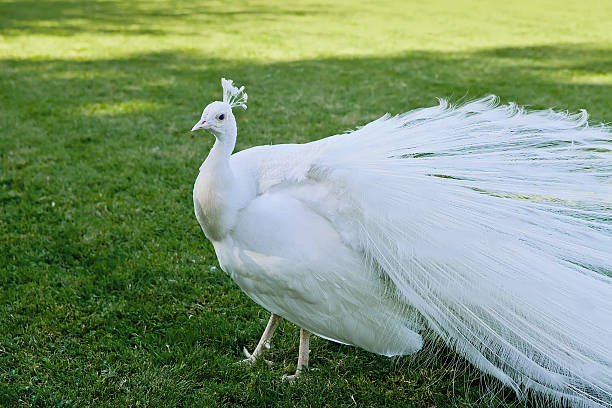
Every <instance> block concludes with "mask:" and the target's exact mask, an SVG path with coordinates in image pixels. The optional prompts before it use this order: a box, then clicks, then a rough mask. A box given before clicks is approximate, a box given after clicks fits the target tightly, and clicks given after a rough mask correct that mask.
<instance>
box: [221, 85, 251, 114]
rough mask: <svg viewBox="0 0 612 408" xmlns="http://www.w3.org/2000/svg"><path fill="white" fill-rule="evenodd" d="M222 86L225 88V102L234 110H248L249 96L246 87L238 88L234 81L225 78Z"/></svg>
mask: <svg viewBox="0 0 612 408" xmlns="http://www.w3.org/2000/svg"><path fill="white" fill-rule="evenodd" d="M221 86H222V87H223V102H226V103H228V104H229V106H230V107H231V108H232V109H233V108H235V107H238V106H239V107H241V108H242V109H244V110H246V108H247V106H246V104H247V100H248V97H249V96H248V95H247V94H246V92H244V86H241V87H240V88H236V87H235V86H234V81H232V80H231V79H225V78H221Z"/></svg>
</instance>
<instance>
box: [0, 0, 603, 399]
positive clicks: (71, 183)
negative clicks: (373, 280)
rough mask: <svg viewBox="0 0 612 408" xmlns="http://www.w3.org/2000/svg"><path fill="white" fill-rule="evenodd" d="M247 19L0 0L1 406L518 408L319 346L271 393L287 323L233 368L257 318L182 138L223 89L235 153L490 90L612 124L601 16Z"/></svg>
mask: <svg viewBox="0 0 612 408" xmlns="http://www.w3.org/2000/svg"><path fill="white" fill-rule="evenodd" d="M238 3H239V2H230V1H211V2H205V1H197V0H190V1H185V0H179V1H172V2H162V1H144V0H138V1H129V2H128V1H125V2H115V1H78V0H59V1H43V2H38V1H31V0H24V1H10V0H8V1H7V0H0V406H2V407H30V406H32V407H42V406H78V407H85V406H106V407H117V406H143V407H144V406H151V407H174V406H180V407H208V406H281V407H283V406H284V407H287V406H308V405H310V406H313V407H316V406H322V405H323V406H330V407H336V406H347V407H348V406H413V407H425V406H427V407H432V406H438V407H447V406H454V405H457V406H466V405H469V404H471V405H473V406H487V405H509V406H514V405H519V406H520V405H521V403H520V402H517V401H515V400H514V399H513V396H512V394H511V393H510V392H508V391H504V390H503V389H502V390H500V391H499V394H498V395H497V396H496V397H488V396H487V395H486V393H483V391H482V387H483V386H484V385H486V384H487V383H491V380H490V379H487V378H484V379H481V378H479V376H478V374H477V373H476V372H475V371H474V370H473V369H470V368H469V367H467V366H466V365H465V364H464V363H462V362H461V360H460V359H458V358H457V357H455V356H453V355H452V353H450V352H448V351H443V352H442V353H440V354H439V355H438V356H437V358H428V353H426V352H422V353H419V354H418V355H417V356H415V357H412V358H401V359H395V360H391V359H387V358H384V357H380V356H375V355H373V354H370V353H367V352H364V351H362V350H358V349H355V348H353V347H348V346H341V345H338V344H334V343H330V342H327V341H324V340H322V339H318V338H317V339H314V340H313V343H312V358H311V367H313V368H315V369H316V370H313V371H310V372H309V373H308V374H307V375H306V376H305V377H304V378H303V379H302V381H299V382H297V383H295V384H286V383H283V382H281V381H280V377H281V375H282V374H284V373H289V372H290V371H291V370H293V369H295V360H296V356H297V345H298V344H297V341H298V331H297V329H296V328H295V327H294V326H293V325H291V324H289V323H286V322H285V323H283V324H281V326H280V328H279V330H278V332H277V333H278V334H277V336H276V337H275V340H274V342H273V348H272V350H271V358H272V359H273V360H274V361H275V362H276V365H275V367H274V368H273V369H271V370H270V369H268V367H267V366H266V365H265V364H263V363H262V364H258V365H256V366H255V367H253V368H246V367H242V366H238V365H235V364H234V363H235V362H236V361H238V360H239V359H241V358H242V355H241V349H242V347H243V346H247V347H249V348H250V349H252V348H253V347H254V345H255V344H256V343H257V340H258V339H259V335H260V334H261V331H262V330H263V328H264V326H265V323H266V321H267V318H268V313H267V312H266V311H265V310H262V309H261V308H260V307H259V306H257V305H256V304H254V303H253V302H252V301H251V300H250V299H249V298H248V297H247V296H246V295H244V294H242V292H241V291H240V290H239V288H238V287H237V286H236V285H235V284H233V283H232V282H231V280H230V279H229V277H227V276H226V275H225V274H224V273H223V272H222V271H221V270H220V269H219V266H218V264H217V261H216V258H215V255H214V251H213V249H212V246H211V244H210V243H209V242H207V241H206V240H205V238H204V236H203V234H202V232H201V230H200V227H199V225H198V223H197V221H196V219H195V216H194V215H193V205H192V200H191V189H192V185H193V181H194V180H195V177H196V175H197V171H198V167H199V165H200V163H201V162H202V161H203V160H204V158H205V157H206V154H207V152H208V150H209V149H210V147H211V146H212V137H211V136H210V135H208V134H205V133H197V134H191V133H190V132H189V129H191V127H192V125H193V124H194V123H195V122H196V121H197V119H198V118H199V115H200V113H201V110H202V108H203V107H204V106H205V105H206V104H208V103H209V102H210V101H211V100H214V99H217V98H220V96H221V89H220V82H219V79H220V78H221V76H225V77H227V78H232V79H234V80H235V81H236V83H238V84H244V85H246V87H247V91H248V94H249V109H248V111H246V112H244V113H239V114H238V126H239V132H238V147H237V148H238V149H244V148H247V147H250V146H253V145H258V144H267V143H286V142H305V141H308V140H314V139H318V138H321V137H324V136H327V135H330V134H334V133H338V132H342V131H344V130H346V129H348V128H352V127H355V126H357V125H362V124H364V123H366V122H368V121H370V120H372V119H375V118H377V117H379V116H381V115H382V114H383V113H385V112H387V111H389V112H391V113H400V112H404V111H406V110H409V109H412V108H415V107H419V106H423V105H432V104H435V103H436V101H435V97H450V98H451V99H454V100H459V99H465V98H473V97H478V96H483V95H485V94H488V93H496V94H498V95H499V96H500V97H501V98H502V100H506V101H509V100H512V101H516V102H518V103H520V104H527V105H530V106H532V107H537V108H543V107H556V108H559V109H568V110H572V111H574V110H577V109H581V108H586V109H587V110H588V111H589V112H590V113H591V114H592V119H593V120H594V121H610V120H612V3H611V2H610V1H608V0H600V1H588V0H587V1H581V2H575V1H522V0H521V1H519V0H515V1H511V2H504V4H501V2H482V1H452V0H436V1H427V2H425V1H418V2H417V1H414V2H406V1H385V2H379V3H378V4H376V5H370V6H367V7H366V6H354V5H353V3H354V2H352V1H348V0H343V1H335V2H329V4H324V3H322V2H313V1H310V0H309V1H299V2H298V1H296V2H295V4H293V3H288V2H278V3H279V5H275V4H273V3H272V2H268V1H261V0H256V1H248V2H242V3H244V4H238ZM459 3H460V4H459ZM495 3H500V4H499V5H495V6H493V4H495ZM425 4H427V5H425ZM487 4H490V5H487Z"/></svg>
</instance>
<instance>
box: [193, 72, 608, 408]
mask: <svg viewBox="0 0 612 408" xmlns="http://www.w3.org/2000/svg"><path fill="white" fill-rule="evenodd" d="M221 84H222V88H223V100H222V101H215V102H212V103H210V104H209V105H208V106H206V108H205V109H204V111H203V112H202V115H201V118H200V120H199V121H198V122H197V123H196V125H195V126H194V127H193V129H192V131H196V130H199V129H206V130H208V131H209V132H210V133H212V134H213V135H214V136H215V138H216V140H215V143H214V146H213V147H212V149H211V150H210V153H209V154H208V157H207V158H206V160H205V161H204V163H203V164H202V166H201V167H200V169H199V175H198V177H197V179H196V181H195V185H194V190H193V200H194V207H195V215H196V217H197V220H198V222H199V223H200V225H201V227H202V230H203V231H204V234H205V236H206V237H207V238H208V239H209V240H210V241H211V242H212V244H213V246H214V249H215V253H216V256H217V258H218V261H219V265H220V267H221V268H222V269H223V271H225V272H226V273H227V274H228V275H229V276H230V277H231V279H233V281H234V282H235V283H236V284H237V285H238V286H239V287H240V288H241V289H242V290H243V291H244V292H245V293H246V294H247V295H248V296H249V297H250V298H251V299H253V300H254V301H255V302H256V303H258V304H259V305H261V306H262V307H263V308H265V309H266V310H268V311H269V312H271V317H270V320H269V322H268V325H267V327H266V329H265V331H264V333H263V335H262V337H261V339H260V341H259V343H258V344H257V346H256V348H255V350H254V351H253V352H252V353H249V352H248V350H246V348H245V349H244V352H245V354H246V357H247V359H246V360H245V361H255V360H256V359H258V358H260V357H261V356H262V355H263V354H264V352H265V351H266V349H267V348H268V347H269V344H270V341H271V338H272V335H273V333H274V330H275V328H276V327H277V325H278V323H279V322H280V321H281V319H282V318H284V319H287V320H288V321H290V322H292V323H294V324H296V325H297V326H299V327H300V346H299V355H298V364H297V370H296V372H295V374H294V375H292V376H287V379H289V380H292V379H294V378H295V376H297V375H299V374H300V372H302V370H303V368H304V367H306V366H307V365H308V358H309V340H310V335H311V333H312V334H315V335H317V336H320V337H322V338H324V339H328V340H331V341H334V342H338V343H343V344H350V345H354V346H357V347H361V348H362V349H365V350H367V351H370V352H373V353H377V354H380V355H385V356H401V355H409V354H413V353H415V352H417V351H418V350H420V349H421V348H422V347H423V344H424V340H423V339H424V338H426V339H427V338H429V337H427V336H434V337H435V338H436V339H439V340H441V341H442V342H444V343H445V344H446V345H448V346H449V347H451V348H452V349H453V350H455V351H456V352H457V353H458V354H459V355H461V356H463V357H464V358H465V359H467V360H468V361H469V362H471V363H472V364H473V365H474V366H475V367H477V368H478V369H479V370H481V371H483V372H484V373H486V374H489V375H491V376H493V377H495V378H497V379H498V380H500V381H501V382H502V383H503V384H505V385H506V386H508V387H510V388H511V389H513V390H514V391H515V392H516V394H517V395H518V396H519V397H520V398H525V397H526V396H528V395H530V394H535V395H539V396H540V398H543V399H544V401H546V404H547V405H555V406H572V407H612V152H611V151H612V132H611V129H610V128H609V127H607V126H606V125H589V123H588V115H587V113H586V112H585V111H581V112H579V113H577V114H568V113H565V112H557V111H554V110H527V109H525V108H522V107H520V106H518V105H516V104H513V103H509V104H501V103H500V102H499V99H498V98H497V97H495V96H487V97H484V98H481V99H478V100H474V101H470V102H465V103H463V104H458V105H452V104H450V103H449V102H448V101H447V100H444V99H439V100H438V101H439V102H438V104H437V105H435V106H432V107H427V108H421V109H416V110H412V111H409V112H407V113H403V114H399V115H395V116H392V115H389V114H386V115H384V116H382V117H381V118H380V119H377V120H374V121H373V122H370V123H368V124H366V125H364V126H362V127H359V128H357V129H356V130H354V131H350V132H347V133H342V134H338V135H335V136H330V137H327V138H324V139H321V140H317V141H314V142H310V143H305V144H282V145H266V146H257V147H253V148H250V149H246V150H243V151H240V152H238V153H234V154H232V153H233V150H234V147H235V143H236V136H237V126H236V119H235V116H234V114H233V112H232V109H234V108H243V109H245V110H246V104H247V94H246V93H245V91H244V86H242V87H240V88H238V87H236V86H234V83H233V81H231V80H226V79H222V80H221Z"/></svg>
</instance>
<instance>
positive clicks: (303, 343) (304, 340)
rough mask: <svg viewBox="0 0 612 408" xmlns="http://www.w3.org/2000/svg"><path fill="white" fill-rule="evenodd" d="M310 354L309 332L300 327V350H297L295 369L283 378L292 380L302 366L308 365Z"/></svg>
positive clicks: (298, 373) (300, 370)
mask: <svg viewBox="0 0 612 408" xmlns="http://www.w3.org/2000/svg"><path fill="white" fill-rule="evenodd" d="M309 355H310V332H309V331H308V330H304V329H300V350H299V351H298V362H297V369H296V370H295V374H293V375H284V376H283V380H287V381H293V380H295V379H296V378H297V377H298V376H299V375H300V373H301V372H302V368H303V367H308V357H309Z"/></svg>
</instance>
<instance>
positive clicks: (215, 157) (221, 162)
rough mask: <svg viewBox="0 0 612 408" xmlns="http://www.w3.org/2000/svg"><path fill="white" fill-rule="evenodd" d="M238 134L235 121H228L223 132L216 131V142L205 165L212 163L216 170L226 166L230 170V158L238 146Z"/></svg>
mask: <svg viewBox="0 0 612 408" xmlns="http://www.w3.org/2000/svg"><path fill="white" fill-rule="evenodd" d="M236 134H237V129H236V122H235V121H230V122H228V123H227V125H226V126H225V129H224V130H223V132H215V133H214V135H215V139H216V140H215V144H214V145H213V148H212V149H211V150H210V153H208V157H207V158H206V160H205V161H204V164H203V166H204V167H208V166H209V165H210V166H211V170H212V171H214V172H217V171H222V170H224V168H225V166H227V170H229V158H230V156H231V155H232V152H233V151H234V148H235V147H236Z"/></svg>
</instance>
